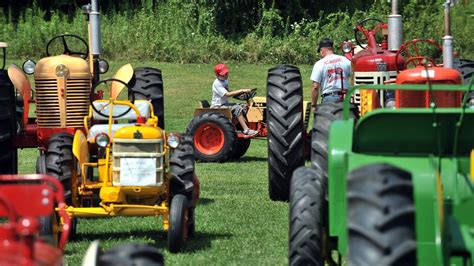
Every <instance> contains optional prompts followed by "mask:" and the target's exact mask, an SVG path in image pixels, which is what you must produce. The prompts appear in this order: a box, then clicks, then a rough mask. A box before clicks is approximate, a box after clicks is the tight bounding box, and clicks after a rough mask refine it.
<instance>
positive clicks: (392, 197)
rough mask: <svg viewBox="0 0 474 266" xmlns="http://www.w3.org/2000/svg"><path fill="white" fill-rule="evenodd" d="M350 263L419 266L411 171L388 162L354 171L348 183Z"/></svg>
mask: <svg viewBox="0 0 474 266" xmlns="http://www.w3.org/2000/svg"><path fill="white" fill-rule="evenodd" d="M347 191H348V194H347V206H348V216H347V224H348V244H349V245H348V251H349V253H348V263H347V264H348V265H416V263H417V259H416V238H415V236H416V234H415V205H414V199H413V183H412V177H411V174H410V173H408V172H406V171H404V170H401V169H399V168H397V167H394V166H392V165H389V164H372V165H367V166H363V167H360V168H358V169H355V170H353V171H352V172H351V173H350V174H349V179H348V185H347Z"/></svg>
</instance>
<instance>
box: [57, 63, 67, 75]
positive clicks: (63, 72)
mask: <svg viewBox="0 0 474 266" xmlns="http://www.w3.org/2000/svg"><path fill="white" fill-rule="evenodd" d="M68 73H69V69H68V68H67V66H65V65H63V64H59V65H57V66H56V76H58V77H60V78H63V77H65V76H67V74H68Z"/></svg>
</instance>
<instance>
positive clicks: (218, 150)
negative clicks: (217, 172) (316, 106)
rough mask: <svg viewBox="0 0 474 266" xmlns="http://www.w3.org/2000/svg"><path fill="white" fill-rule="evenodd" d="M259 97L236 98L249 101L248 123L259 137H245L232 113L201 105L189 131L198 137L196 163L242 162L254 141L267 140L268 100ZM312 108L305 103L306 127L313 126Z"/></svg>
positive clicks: (241, 96)
mask: <svg viewBox="0 0 474 266" xmlns="http://www.w3.org/2000/svg"><path fill="white" fill-rule="evenodd" d="M255 95H256V89H252V90H251V91H250V92H249V93H241V94H239V95H236V96H234V97H233V98H235V99H238V100H241V101H246V106H247V108H246V120H247V122H248V125H249V128H251V129H254V130H256V131H258V134H257V135H256V136H247V135H245V134H243V133H242V128H241V126H240V125H239V124H238V123H237V121H233V119H232V114H231V112H230V110H229V109H227V108H210V105H209V102H208V101H207V100H203V101H201V106H200V108H197V109H196V110H195V111H194V118H193V120H191V122H190V123H189V125H188V127H187V130H186V132H187V134H189V135H192V136H194V147H195V153H196V159H198V160H200V161H202V162H216V161H218V162H225V161H227V160H230V159H234V160H235V159H239V158H240V157H242V156H243V155H244V154H245V153H246V152H247V149H248V148H249V146H250V142H251V139H252V138H254V137H257V138H258V137H266V136H267V134H268V125H267V116H266V114H267V113H266V109H267V98H265V97H256V96H255ZM310 105H311V104H310V102H307V101H305V102H304V103H303V107H302V110H303V113H304V114H305V115H304V119H303V123H304V125H305V127H307V125H308V122H309V112H310V110H311V109H310ZM303 108H304V109H303Z"/></svg>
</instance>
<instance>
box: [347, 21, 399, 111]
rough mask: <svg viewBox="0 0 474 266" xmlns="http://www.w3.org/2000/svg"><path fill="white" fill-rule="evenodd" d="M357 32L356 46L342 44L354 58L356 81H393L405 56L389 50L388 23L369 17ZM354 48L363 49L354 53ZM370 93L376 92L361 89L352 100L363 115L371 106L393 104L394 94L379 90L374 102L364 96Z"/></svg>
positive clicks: (360, 83)
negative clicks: (399, 55)
mask: <svg viewBox="0 0 474 266" xmlns="http://www.w3.org/2000/svg"><path fill="white" fill-rule="evenodd" d="M354 35H355V41H356V43H357V45H358V46H357V47H355V46H354V45H353V44H352V43H351V42H344V43H343V44H342V50H343V51H344V53H345V55H346V57H347V58H348V59H350V60H351V61H352V71H353V81H354V82H353V84H354V85H362V84H384V83H385V82H387V81H389V80H394V79H395V78H396V77H397V74H398V72H399V71H400V70H402V69H403V67H404V59H403V57H397V56H396V55H397V51H396V50H394V49H389V45H388V38H389V36H388V24H386V23H384V22H382V21H381V20H379V19H376V18H366V19H364V20H361V21H358V22H357V25H356V27H355V28H354ZM355 48H359V49H362V50H361V51H358V52H356V53H355ZM371 94H373V91H361V92H356V93H355V95H354V96H353V102H354V103H355V104H357V105H359V110H360V112H361V114H364V113H365V112H366V109H367V108H370V106H371V105H376V106H387V107H391V106H393V103H394V102H393V101H394V98H395V96H394V95H393V93H391V92H387V93H384V92H381V91H378V92H377V94H378V98H379V100H378V101H375V102H370V101H367V99H361V98H363V97H367V95H371ZM374 98H375V97H374Z"/></svg>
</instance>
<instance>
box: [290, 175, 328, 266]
mask: <svg viewBox="0 0 474 266" xmlns="http://www.w3.org/2000/svg"><path fill="white" fill-rule="evenodd" d="M322 181H323V180H322V176H321V173H320V172H318V171H316V170H315V169H312V168H306V167H300V168H298V169H296V170H295V171H294V172H293V177H292V178H291V186H290V232H289V245H288V246H289V264H290V265H317V266H323V265H324V259H323V256H322V249H323V245H322V244H323V243H322V239H323V226H324V195H325V192H324V187H323V183H322Z"/></svg>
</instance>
